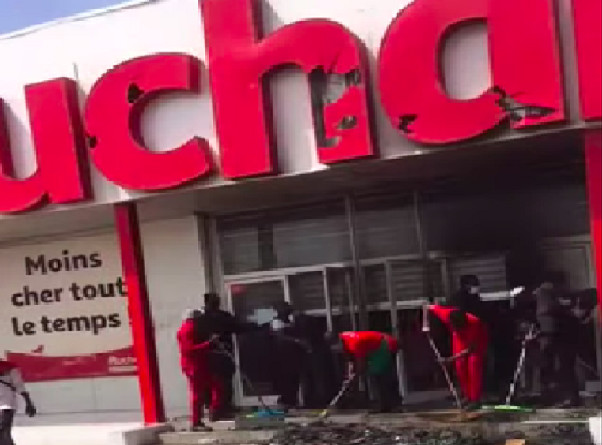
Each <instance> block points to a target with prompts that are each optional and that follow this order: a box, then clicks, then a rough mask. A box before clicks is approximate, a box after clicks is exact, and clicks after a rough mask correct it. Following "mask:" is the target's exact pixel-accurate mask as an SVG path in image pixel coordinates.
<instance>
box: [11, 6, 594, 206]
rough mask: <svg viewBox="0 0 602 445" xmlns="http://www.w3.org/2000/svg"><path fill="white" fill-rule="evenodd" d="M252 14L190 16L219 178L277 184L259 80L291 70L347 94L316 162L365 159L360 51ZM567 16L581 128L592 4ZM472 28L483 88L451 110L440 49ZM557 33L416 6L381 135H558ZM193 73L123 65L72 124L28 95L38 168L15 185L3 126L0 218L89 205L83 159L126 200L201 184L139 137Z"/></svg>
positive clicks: (382, 71) (324, 132)
mask: <svg viewBox="0 0 602 445" xmlns="http://www.w3.org/2000/svg"><path fill="white" fill-rule="evenodd" d="M258 1H260V0H201V2H200V7H201V10H202V14H203V22H204V27H205V38H206V44H207V61H208V69H209V74H210V82H211V85H210V87H211V91H212V96H213V101H214V118H215V122H216V128H217V134H218V139H219V150H220V156H219V163H220V170H221V172H222V174H223V176H224V177H226V178H230V179H240V178H246V177H251V176H258V175H267V174H272V173H274V172H275V167H274V166H275V164H276V162H275V159H274V154H273V150H272V147H273V141H272V139H271V136H270V131H269V127H270V122H269V118H268V116H269V109H268V106H269V104H268V103H266V94H264V93H265V91H264V88H265V87H264V85H263V84H262V79H263V78H264V76H265V75H266V74H267V73H269V72H271V71H273V70H275V69H277V68H279V67H282V66H284V65H296V66H298V67H300V68H301V69H302V70H303V71H304V72H306V73H307V74H308V75H309V74H310V73H314V72H322V73H325V74H337V75H341V76H344V79H345V81H346V86H347V87H346V90H345V92H344V94H343V95H342V96H341V97H340V98H338V100H336V101H335V102H332V103H323V104H322V105H321V109H320V110H319V112H318V113H315V116H316V118H315V122H314V127H315V128H316V134H317V135H319V137H317V143H318V144H317V145H318V148H317V149H318V158H319V160H320V162H322V163H324V164H332V163H338V162H343V161H349V160H355V159H361V158H365V157H370V156H373V155H374V154H375V148H374V145H373V132H372V129H371V125H370V122H371V119H370V112H369V106H368V104H369V100H368V97H369V86H368V82H367V79H368V77H369V76H368V66H367V58H366V54H365V50H364V47H363V45H362V42H361V41H360V40H359V39H358V38H357V37H356V36H355V35H353V34H352V33H351V32H350V31H349V30H347V29H346V28H344V27H343V26H341V25H340V24H338V23H335V22H332V21H329V20H320V19H316V20H306V21H301V22H297V23H294V24H291V25H288V26H285V27H283V28H281V29H279V30H278V31H275V32H274V33H272V34H270V35H267V36H260V37H256V36H258V35H259V31H258V28H259V26H258V22H257V20H258V19H257V17H258V15H257V14H256V12H257V11H258V9H259V4H258ZM443 2H445V8H442V3H443ZM573 10H574V20H575V26H574V28H575V33H576V35H575V37H576V42H577V51H576V53H577V57H578V66H579V86H580V97H581V114H582V118H583V119H585V120H596V119H600V118H601V115H602V113H601V104H600V101H601V99H600V97H601V91H600V88H601V87H600V85H601V82H600V79H601V65H602V62H601V57H602V56H601V54H602V49H601V43H600V41H601V39H600V34H601V20H602V19H601V17H602V11H601V2H600V0H573ZM475 20H477V21H486V23H487V25H488V35H489V46H490V53H491V69H492V78H493V85H494V86H493V87H492V88H491V89H490V90H488V91H485V92H484V93H483V94H481V95H480V96H479V97H477V98H475V99H471V100H462V101H460V100H454V99H452V98H450V97H448V96H447V95H446V93H445V91H444V89H443V87H442V80H441V73H440V68H439V58H440V57H439V52H440V48H441V43H442V40H443V39H444V38H445V36H446V35H447V34H448V33H449V32H450V31H451V30H452V29H453V28H455V27H456V26H457V25H459V24H463V23H466V22H471V21H475ZM555 23H556V22H555V14H554V7H553V0H530V1H528V2H525V1H523V0H415V1H414V2H413V3H412V4H410V5H409V6H408V7H407V8H405V9H403V10H402V11H401V12H400V13H399V15H398V16H397V17H395V18H394V19H393V21H392V23H391V25H390V26H389V29H388V30H387V33H386V35H385V37H384V39H383V41H382V45H381V48H380V54H379V60H378V88H379V90H380V91H379V95H380V97H381V101H382V105H383V107H384V110H385V111H386V114H387V116H388V118H389V120H390V123H391V124H392V125H393V126H394V127H395V128H397V129H399V131H400V132H401V133H402V134H403V135H404V136H405V137H407V138H409V139H411V140H412V141H415V142H417V143H421V144H448V143H454V142H459V141H464V140H467V139H471V138H474V137H477V136H479V135H482V134H484V133H486V132H488V131H490V130H492V129H493V128H495V127H496V126H498V125H500V124H501V123H503V122H506V121H509V122H510V124H511V125H512V127H513V128H515V129H517V130H521V129H526V128H531V127H534V126H539V125H544V124H552V123H558V122H562V121H563V120H564V119H565V109H564V92H563V87H562V75H561V63H560V54H559V44H558V35H557V33H558V31H557V28H556V24H555ZM525 36H528V38H526V37H525ZM232 48H236V51H232V50H231V49H232ZM200 69H201V62H200V61H199V60H198V59H197V58H195V57H194V56H191V55H187V54H158V55H150V56H146V57H142V58H137V59H133V60H128V61H126V62H124V63H122V64H120V65H119V66H116V67H114V68H113V69H111V70H110V71H109V72H107V73H106V74H104V75H103V76H102V77H101V78H100V79H98V80H97V82H96V83H95V85H94V86H93V88H92V90H91V91H90V93H89V95H88V98H87V101H86V104H85V112H84V118H83V122H82V119H81V117H80V113H79V110H78V107H77V103H76V84H75V82H74V81H73V80H71V79H64V78H63V79H53V80H48V81H46V82H42V83H38V84H35V85H28V86H26V88H25V94H26V102H27V107H28V110H29V115H30V125H31V132H32V135H33V140H34V145H35V153H36V159H37V165H38V168H37V171H36V172H35V173H34V174H33V175H31V176H30V177H29V178H27V179H23V180H16V179H14V178H13V176H12V169H11V165H12V163H11V158H10V154H9V150H8V148H9V140H8V134H7V131H6V124H5V122H4V118H3V115H1V114H0V167H1V168H0V212H18V211H23V210H27V209H30V208H33V207H35V206H37V205H40V204H42V203H47V202H50V203H55V204H64V203H73V202H78V201H82V200H86V199H88V198H90V194H91V191H90V186H89V173H88V171H87V166H88V158H87V156H88V154H90V156H91V160H92V162H93V163H94V164H95V166H96V167H97V168H98V170H99V171H100V172H101V173H102V174H103V175H104V176H105V177H106V178H107V179H108V180H110V181H112V182H114V183H115V184H117V185H119V186H121V187H123V188H126V189H130V190H138V191H158V190H165V189H169V188H173V187H178V186H181V185H183V184H186V183H189V182H190V181H194V180H197V179H199V178H202V177H205V176H207V175H209V174H211V172H212V168H213V165H212V159H211V155H210V147H209V145H208V142H207V141H206V140H204V139H202V138H198V137H197V138H193V139H191V140H189V141H188V142H186V143H185V144H183V145H182V146H180V147H174V148H173V149H172V150H170V151H168V152H163V153H153V152H151V151H149V150H147V149H146V147H145V146H144V140H143V138H142V135H141V132H140V120H141V116H142V114H143V113H144V110H145V107H146V106H147V104H148V103H149V102H151V101H152V100H154V99H155V98H156V97H157V96H160V95H162V94H165V93H169V92H173V91H179V92H188V93H191V94H199V93H201V90H202V88H201V85H200V80H199V79H200V75H199V70H200ZM0 105H1V104H0ZM240 116H244V117H245V118H244V119H240Z"/></svg>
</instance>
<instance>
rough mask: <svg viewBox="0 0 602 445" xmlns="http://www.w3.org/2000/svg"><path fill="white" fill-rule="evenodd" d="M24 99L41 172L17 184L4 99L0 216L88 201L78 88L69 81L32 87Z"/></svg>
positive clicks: (0, 132)
mask: <svg viewBox="0 0 602 445" xmlns="http://www.w3.org/2000/svg"><path fill="white" fill-rule="evenodd" d="M25 99H26V102H27V109H28V112H29V122H30V127H31V133H32V138H33V143H34V147H35V153H36V160H37V170H36V172H35V173H34V174H33V175H31V176H30V177H28V178H26V179H14V175H13V173H14V172H13V164H12V159H11V156H10V143H9V136H8V130H7V126H6V122H5V120H4V113H3V110H2V108H3V102H2V100H1V99H0V212H19V211H23V210H27V209H29V208H31V207H33V206H35V205H38V204H41V203H42V202H43V201H44V200H48V201H49V202H51V203H56V204H60V203H69V202H75V201H81V200H84V199H86V198H88V196H89V177H88V174H87V173H88V172H87V167H88V166H87V163H86V159H87V158H86V156H85V141H84V137H83V128H82V124H81V119H80V115H79V110H78V107H77V85H76V84H75V82H74V81H72V80H70V79H54V80H49V81H47V82H42V83H38V84H32V85H28V86H26V87H25Z"/></svg>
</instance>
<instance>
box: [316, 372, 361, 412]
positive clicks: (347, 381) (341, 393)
mask: <svg viewBox="0 0 602 445" xmlns="http://www.w3.org/2000/svg"><path fill="white" fill-rule="evenodd" d="M355 376H356V374H351V375H350V376H349V377H347V379H345V381H344V382H343V386H341V389H340V391H339V392H338V394H337V395H336V396H334V398H333V399H332V401H331V402H330V403H329V404H328V406H327V407H326V409H324V410H323V411H322V412H321V413H320V415H319V416H318V418H319V419H320V420H323V419H325V418H326V417H328V415H329V414H330V411H332V409H333V408H334V407H335V406H336V405H337V403H339V400H341V398H342V397H343V396H344V395H345V393H346V392H347V391H348V390H349V388H351V384H352V383H353V381H354V380H355Z"/></svg>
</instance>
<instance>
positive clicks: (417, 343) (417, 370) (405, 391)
mask: <svg viewBox="0 0 602 445" xmlns="http://www.w3.org/2000/svg"><path fill="white" fill-rule="evenodd" d="M434 264H436V265H438V266H441V265H442V264H443V263H442V262H434ZM401 270H403V271H404V272H405V275H406V277H405V279H406V280H407V282H406V283H405V289H406V298H405V299H404V300H402V299H399V300H398V299H397V298H398V293H399V292H398V291H399V290H400V283H399V280H400V276H399V275H400V271H401ZM421 270H422V267H421V266H420V264H419V261H411V260H386V261H383V262H375V263H371V264H368V265H366V266H365V267H364V268H363V272H364V280H366V285H367V287H368V288H369V289H371V291H372V294H373V298H372V299H371V300H372V301H371V303H370V304H368V305H367V307H366V309H367V314H368V323H369V325H368V329H370V330H376V331H381V332H388V333H391V334H393V335H394V336H395V337H397V338H402V339H404V340H403V342H404V344H405V345H406V347H405V348H404V351H403V352H402V353H401V354H400V355H399V357H398V361H397V376H398V382H399V384H398V387H399V392H400V394H402V395H403V396H404V397H405V399H406V401H408V402H421V401H427V400H429V399H433V398H441V397H444V396H445V395H446V393H445V391H444V385H445V382H444V380H443V376H442V375H441V374H440V371H439V368H438V366H437V364H436V363H435V362H434V360H433V359H432V356H431V355H429V354H425V351H427V352H428V344H427V343H426V340H425V339H424V338H423V336H422V335H420V329H419V323H420V313H421V307H422V305H423V304H425V303H426V300H423V299H421V298H419V296H417V295H412V294H411V290H412V289H411V288H412V283H411V280H412V279H414V280H416V281H417V282H421V280H422V277H421V273H422V272H421ZM395 273H397V276H396V275H394V274H395ZM246 275H247V276H238V277H228V278H227V280H226V287H227V289H228V300H229V307H230V310H232V312H233V313H234V314H235V316H236V317H237V318H239V319H240V320H244V321H246V322H249V323H253V324H257V325H260V326H261V325H266V324H269V323H270V322H271V321H272V320H273V318H274V317H275V315H276V313H275V311H274V306H275V305H276V304H277V303H279V302H283V301H286V302H288V303H290V304H291V305H292V306H293V307H294V309H295V310H296V311H298V312H301V313H303V314H306V315H309V316H311V317H313V318H314V319H315V320H317V321H319V325H320V327H321V329H322V331H323V332H324V333H326V332H327V331H333V332H343V331H348V330H357V329H358V327H359V326H360V302H359V301H358V298H357V295H356V293H355V292H354V280H355V277H354V271H353V268H352V267H351V266H349V265H344V264H339V265H333V264H331V265H328V266H323V267H320V268H299V269H286V270H282V271H278V273H272V272H269V273H265V274H264V273H253V274H246ZM412 275H414V276H412ZM396 278H397V280H398V282H397V283H396V282H394V280H395V279H396ZM414 285H416V283H414ZM380 289H382V290H383V291H384V292H383V293H382V295H381V292H380ZM396 291H397V292H396ZM266 342H267V339H266V338H265V336H264V334H263V333H261V332H260V333H257V334H255V333H252V334H248V335H245V336H241V337H239V339H238V344H237V351H238V360H239V365H240V366H239V369H244V370H245V374H246V375H245V376H244V377H243V376H241V375H237V378H236V390H237V394H238V395H239V400H240V401H241V402H242V404H243V405H257V403H258V400H257V394H260V395H261V396H262V397H265V398H266V400H268V401H275V398H276V396H275V390H274V388H273V384H272V378H271V376H272V374H271V371H272V370H271V369H270V367H271V366H278V363H277V362H274V357H273V356H271V355H270V351H269V348H266V347H265V344H266ZM266 364H269V366H266ZM427 370H428V372H427ZM247 378H248V379H249V380H251V381H252V382H253V383H252V387H251V386H250V385H249V382H248V380H247Z"/></svg>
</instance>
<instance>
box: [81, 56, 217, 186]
mask: <svg viewBox="0 0 602 445" xmlns="http://www.w3.org/2000/svg"><path fill="white" fill-rule="evenodd" d="M199 70H200V62H199V61H198V60H197V59H196V58H194V57H193V56H189V55H184V54H162V55H154V56H148V57H142V58H139V59H133V60H129V61H127V62H125V63H123V64H121V65H119V66H117V67H115V68H113V69H112V70H111V71H109V72H108V73H106V74H105V75H104V76H102V77H101V78H100V79H99V80H98V81H97V82H96V84H95V85H94V86H93V87H92V91H91V92H90V96H89V97H88V101H87V102H86V111H85V119H86V131H87V134H88V137H89V140H90V146H91V150H92V160H93V161H94V163H95V164H96V166H97V167H98V169H99V170H100V171H101V172H102V173H103V175H105V177H106V178H107V179H109V180H110V181H112V182H114V183H115V184H118V185H120V186H122V187H125V188H127V189H131V190H146V191H151V190H163V189H167V188H171V187H177V186H179V185H182V184H184V183H186V182H188V181H191V180H193V179H196V178H199V177H201V176H204V175H205V174H207V173H208V172H209V171H210V170H211V161H210V159H211V158H210V149H209V145H208V143H207V141H205V140H204V139H201V138H196V137H195V138H193V139H191V140H189V141H188V142H186V143H185V144H184V145H182V146H181V147H178V148H176V149H173V150H170V151H168V152H164V153H153V152H151V151H149V150H147V149H146V148H145V147H144V141H143V140H142V135H141V132H140V119H141V116H142V113H143V112H144V109H145V107H146V105H147V104H148V103H149V102H150V101H151V100H153V99H154V98H156V97H157V96H159V95H161V94H165V93H170V92H174V91H188V92H193V93H196V92H198V91H199V90H200V72H199Z"/></svg>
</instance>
